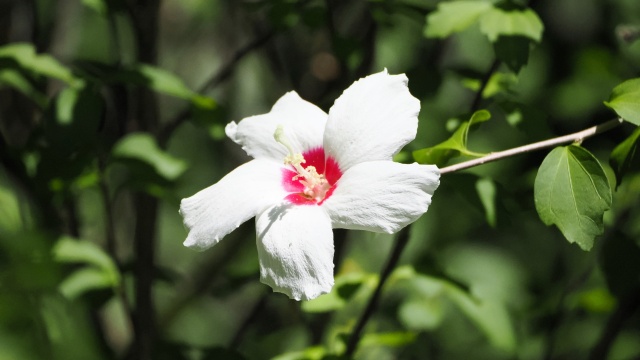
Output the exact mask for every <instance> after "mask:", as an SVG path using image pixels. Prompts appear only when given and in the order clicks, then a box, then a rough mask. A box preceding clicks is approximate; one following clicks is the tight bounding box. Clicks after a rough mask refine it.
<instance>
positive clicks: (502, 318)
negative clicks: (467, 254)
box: [445, 283, 516, 352]
mask: <svg viewBox="0 0 640 360" xmlns="http://www.w3.org/2000/svg"><path fill="white" fill-rule="evenodd" d="M445 290H446V293H447V295H448V297H449V298H450V299H451V301H452V302H453V303H454V304H456V305H457V306H458V307H459V308H460V310H461V311H462V312H463V313H464V314H465V315H467V316H468V317H469V319H471V320H472V321H473V322H474V323H475V324H476V326H477V327H478V328H479V329H480V330H481V331H482V332H483V333H484V334H485V335H486V336H487V338H488V339H489V341H490V342H491V344H492V345H493V346H495V347H497V348H499V349H502V350H505V351H508V352H513V351H514V350H515V347H516V339H515V335H514V334H515V331H514V329H513V324H512V323H511V317H510V316H509V312H508V311H507V307H506V306H505V304H503V303H501V302H498V301H495V300H494V301H490V300H484V301H481V300H478V299H475V298H473V297H471V296H470V295H469V294H467V293H466V292H464V291H462V290H461V289H459V288H458V287H456V286H453V285H451V284H449V283H446V286H445Z"/></svg>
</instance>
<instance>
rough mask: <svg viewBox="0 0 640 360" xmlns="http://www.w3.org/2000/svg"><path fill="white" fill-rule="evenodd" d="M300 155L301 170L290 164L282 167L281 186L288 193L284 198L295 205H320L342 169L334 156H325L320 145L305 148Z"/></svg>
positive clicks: (332, 189) (329, 194)
mask: <svg viewBox="0 0 640 360" xmlns="http://www.w3.org/2000/svg"><path fill="white" fill-rule="evenodd" d="M302 157H303V158H304V162H302V163H300V165H299V166H300V167H301V168H302V170H303V171H299V169H298V168H296V167H294V166H292V165H290V166H289V167H288V168H285V169H282V186H283V187H284V189H285V190H286V191H287V192H289V193H290V194H289V195H287V196H286V197H285V199H287V200H288V201H289V202H290V203H292V204H296V205H305V204H306V205H312V204H317V205H320V204H322V202H323V201H325V200H326V199H328V198H329V197H330V196H331V194H332V193H333V191H334V190H335V188H336V183H337V182H338V180H339V179H340V177H341V176H342V171H340V167H339V166H338V163H337V162H336V161H335V159H334V158H332V157H325V154H324V149H323V148H322V147H318V148H315V149H311V150H307V151H305V152H304V153H302Z"/></svg>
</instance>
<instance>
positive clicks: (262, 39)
mask: <svg viewBox="0 0 640 360" xmlns="http://www.w3.org/2000/svg"><path fill="white" fill-rule="evenodd" d="M274 35H275V30H269V31H267V32H265V33H263V34H261V35H260V36H258V37H256V38H255V39H253V40H252V41H251V42H249V43H248V44H246V45H245V46H243V47H241V48H240V49H238V50H237V51H236V52H235V53H234V54H233V56H232V57H231V59H229V61H228V62H227V63H226V64H225V65H224V66H222V68H220V70H219V71H217V72H216V73H215V75H213V76H212V77H211V78H210V79H209V80H207V81H206V82H205V83H204V84H203V85H202V86H201V87H200V89H198V93H200V94H202V93H205V92H207V91H209V90H211V89H213V88H215V87H217V86H218V85H220V84H221V83H222V82H223V81H225V80H226V79H227V78H229V76H231V74H233V70H235V67H236V66H237V65H238V63H239V62H240V60H242V59H243V58H244V57H245V56H246V55H247V54H249V53H251V52H252V51H253V50H256V49H258V48H260V47H261V46H263V45H265V44H266V43H267V42H268V41H269V40H271V38H272V37H273V36H274ZM190 115H191V107H190V106H186V107H185V108H184V109H183V110H182V111H180V112H179V113H178V114H177V115H176V116H175V117H174V118H173V119H171V120H170V121H168V122H167V123H166V125H164V126H163V127H162V128H161V129H160V131H159V133H158V141H159V142H160V144H161V145H164V144H166V142H167V141H168V140H169V138H170V137H171V134H173V132H174V131H175V130H176V129H177V128H178V127H180V125H182V124H183V123H184V122H185V121H187V120H188V119H189V116H190Z"/></svg>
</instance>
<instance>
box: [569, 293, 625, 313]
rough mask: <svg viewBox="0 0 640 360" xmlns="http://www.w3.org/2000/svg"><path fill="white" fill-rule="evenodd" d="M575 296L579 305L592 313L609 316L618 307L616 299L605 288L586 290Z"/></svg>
mask: <svg viewBox="0 0 640 360" xmlns="http://www.w3.org/2000/svg"><path fill="white" fill-rule="evenodd" d="M575 296H576V297H577V299H576V302H577V303H578V305H580V307H582V308H583V309H585V310H587V311H589V312H592V313H602V314H608V313H611V311H612V310H613V309H614V308H615V306H616V299H615V298H614V297H613V296H612V295H611V293H610V292H608V291H607V289H606V288H604V287H599V288H595V289H589V290H585V291H582V292H580V293H577V294H575Z"/></svg>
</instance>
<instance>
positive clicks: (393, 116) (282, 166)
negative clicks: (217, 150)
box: [180, 70, 440, 300]
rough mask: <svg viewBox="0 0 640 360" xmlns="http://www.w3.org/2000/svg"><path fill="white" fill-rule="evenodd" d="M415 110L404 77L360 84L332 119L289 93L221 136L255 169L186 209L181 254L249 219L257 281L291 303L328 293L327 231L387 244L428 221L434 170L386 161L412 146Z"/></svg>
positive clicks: (238, 172) (384, 76)
mask: <svg viewBox="0 0 640 360" xmlns="http://www.w3.org/2000/svg"><path fill="white" fill-rule="evenodd" d="M419 111H420V102H419V101H418V99H416V98H414V97H413V96H412V95H411V94H410V93H409V89H408V88H407V78H406V76H405V75H404V74H401V75H389V74H388V73H387V71H386V70H385V71H383V72H380V73H377V74H374V75H370V76H368V77H365V78H363V79H360V80H358V81H356V82H355V83H354V84H353V85H351V86H350V87H349V88H348V89H347V90H345V91H344V93H343V94H342V95H341V96H340V97H339V98H338V99H337V100H336V101H335V103H334V105H333V106H332V107H331V110H330V111H329V114H328V115H327V114H326V113H324V112H323V111H322V110H321V109H320V108H318V107H316V106H315V105H313V104H311V103H309V102H307V101H305V100H303V99H302V98H300V96H298V94H297V93H295V92H293V91H292V92H289V93H287V94H285V95H284V96H282V97H281V98H280V99H279V100H278V101H277V102H276V104H275V105H274V106H273V108H272V109H271V112H269V113H267V114H263V115H257V116H252V117H248V118H245V119H243V120H242V121H240V122H239V123H237V124H236V123H235V122H231V123H229V124H228V125H227V127H226V129H225V130H226V134H227V136H229V138H231V140H233V141H234V142H236V143H237V144H239V145H241V146H242V149H243V150H245V151H246V152H247V154H249V155H250V156H251V157H253V160H251V161H249V162H248V163H246V164H244V165H241V166H240V167H238V168H236V169H235V170H233V171H232V172H231V173H229V174H228V175H226V176H225V177H223V178H222V180H220V181H219V182H217V183H216V184H214V185H212V186H210V187H208V188H206V189H204V190H202V191H200V192H198V193H197V194H195V195H193V196H191V197H189V198H186V199H183V200H182V203H181V204H180V213H181V214H182V216H183V217H184V224H185V226H186V227H187V228H188V229H189V235H188V237H187V239H186V240H185V242H184V245H185V246H188V247H193V248H197V249H206V248H209V247H211V246H213V245H215V244H217V243H218V242H219V241H220V240H221V239H222V238H223V237H224V236H225V235H227V234H229V233H230V232H231V231H233V230H234V229H236V228H237V227H238V226H240V225H241V224H242V223H244V222H245V221H247V220H249V219H251V218H252V217H254V216H255V218H256V233H257V246H258V256H259V260H260V280H261V281H262V282H263V283H265V284H267V285H269V286H271V287H272V288H273V290H274V291H277V292H281V293H284V294H286V295H288V296H289V297H290V298H292V299H296V300H309V299H313V298H316V297H318V296H319V295H322V294H325V293H327V292H329V291H331V288H332V287H333V266H334V265H333V252H334V247H333V232H332V229H333V228H343V229H355V230H368V231H373V232H381V233H388V234H392V233H395V232H397V231H399V230H400V229H402V228H403V227H405V226H407V225H408V224H410V223H412V222H413V221H415V220H416V219H418V217H420V216H421V215H422V214H424V213H425V212H426V211H427V208H428V207H429V205H430V203H431V196H432V195H433V192H434V191H435V190H436V188H437V187H438V185H439V178H440V171H439V170H438V168H437V167H436V166H434V165H419V164H416V163H413V164H399V163H395V162H393V161H392V158H393V156H394V155H395V154H397V153H398V152H399V151H400V150H401V149H402V147H403V146H405V145H406V144H407V143H408V142H410V141H411V140H413V139H414V138H415V136H416V131H417V127H418V112H419Z"/></svg>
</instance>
